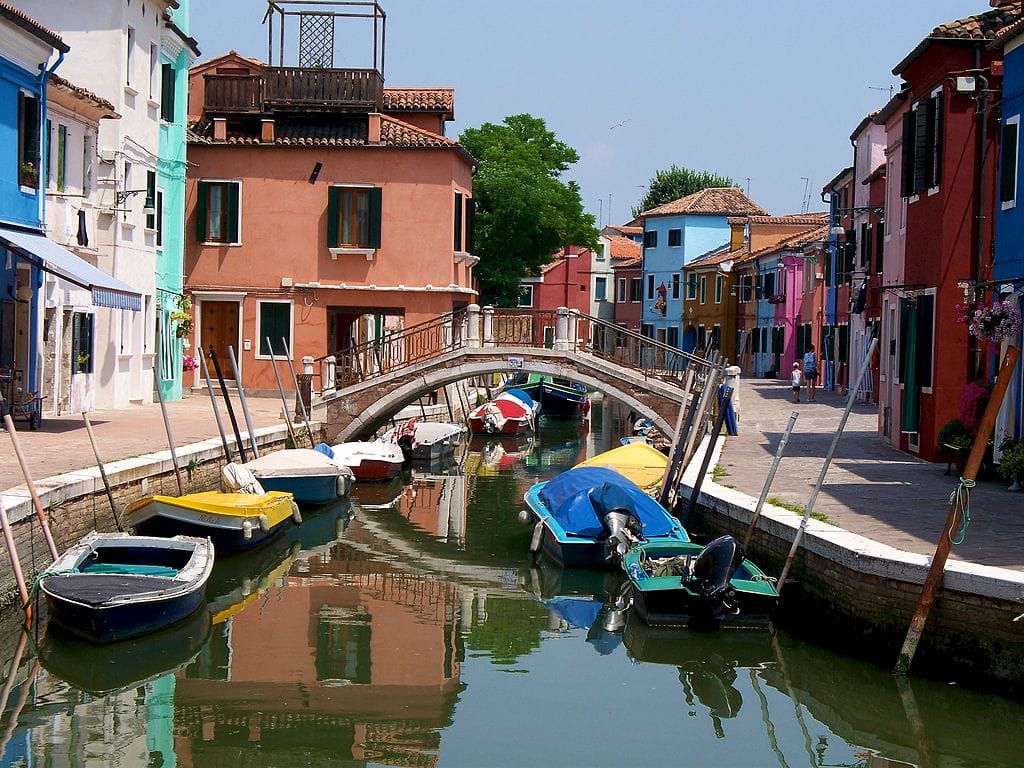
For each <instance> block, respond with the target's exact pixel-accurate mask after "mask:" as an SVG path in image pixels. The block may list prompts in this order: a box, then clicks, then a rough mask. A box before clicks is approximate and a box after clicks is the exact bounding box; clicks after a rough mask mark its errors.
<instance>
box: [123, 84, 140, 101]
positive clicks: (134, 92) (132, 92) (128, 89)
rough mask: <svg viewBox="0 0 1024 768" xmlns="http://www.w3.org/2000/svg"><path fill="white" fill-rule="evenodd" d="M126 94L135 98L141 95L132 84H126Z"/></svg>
mask: <svg viewBox="0 0 1024 768" xmlns="http://www.w3.org/2000/svg"><path fill="white" fill-rule="evenodd" d="M124 94H125V96H131V97H132V98H134V97H135V96H138V95H139V92H138V91H137V90H135V89H134V88H132V87H131V86H130V85H126V86H125V87H124Z"/></svg>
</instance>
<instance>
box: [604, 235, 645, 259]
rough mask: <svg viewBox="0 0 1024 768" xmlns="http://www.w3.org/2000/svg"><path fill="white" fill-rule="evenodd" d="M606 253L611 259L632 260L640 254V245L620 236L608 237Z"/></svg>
mask: <svg viewBox="0 0 1024 768" xmlns="http://www.w3.org/2000/svg"><path fill="white" fill-rule="evenodd" d="M608 244H609V248H608V251H609V253H610V254H611V257H612V258H613V259H632V258H636V257H638V256H640V255H641V254H642V250H641V245H640V243H638V242H637V241H636V240H633V239H632V238H629V237H622V236H620V235H611V236H610V237H608Z"/></svg>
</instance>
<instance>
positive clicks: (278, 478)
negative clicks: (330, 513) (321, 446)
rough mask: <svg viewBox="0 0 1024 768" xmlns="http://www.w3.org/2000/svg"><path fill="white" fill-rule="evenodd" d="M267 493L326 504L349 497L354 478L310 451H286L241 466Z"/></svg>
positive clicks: (291, 449) (304, 449)
mask: <svg viewBox="0 0 1024 768" xmlns="http://www.w3.org/2000/svg"><path fill="white" fill-rule="evenodd" d="M242 466H243V467H245V468H247V469H248V470H249V471H250V472H252V474H253V476H255V478H256V479H257V480H258V481H259V483H260V485H261V486H263V488H264V490H267V491H283V492H285V493H290V494H291V495H292V496H293V497H294V499H295V500H296V501H298V502H302V503H305V504H328V503H330V502H332V501H336V500H337V499H340V498H343V497H345V496H347V495H348V492H349V491H350V490H351V488H352V482H353V480H354V476H353V474H352V470H350V469H349V468H348V467H345V466H341V465H338V464H336V463H334V462H333V461H331V460H330V459H329V458H328V457H327V456H325V455H324V454H323V453H321V452H320V451H315V450H313V449H312V448H285V449H284V450H281V451H275V452H274V453H268V454H264V455H263V456H260V457H259V458H258V459H253V460H252V461H248V462H246V463H245V464H243V465H242Z"/></svg>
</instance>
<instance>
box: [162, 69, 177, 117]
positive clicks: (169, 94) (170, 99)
mask: <svg viewBox="0 0 1024 768" xmlns="http://www.w3.org/2000/svg"><path fill="white" fill-rule="evenodd" d="M174 79H175V78H174V67H173V66H172V65H171V64H163V65H161V67H160V117H161V118H162V119H163V120H165V121H166V122H168V123H173V122H174Z"/></svg>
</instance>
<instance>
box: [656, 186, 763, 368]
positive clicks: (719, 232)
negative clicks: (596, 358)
mask: <svg viewBox="0 0 1024 768" xmlns="http://www.w3.org/2000/svg"><path fill="white" fill-rule="evenodd" d="M766 213H767V212H766V211H765V210H764V209H763V208H761V206H759V205H757V203H755V202H753V201H752V200H751V199H750V198H748V197H747V196H746V195H744V194H743V192H742V191H740V190H739V189H736V188H734V187H712V188H708V189H702V190H700V191H699V192H694V193H693V194H691V195H686V196H685V197H681V198H679V199H678V200H673V201H672V202H670V203H665V204H664V205H659V206H658V207H657V208H652V209H650V210H649V211H644V212H643V213H641V214H640V217H639V218H640V219H641V220H642V221H643V226H644V240H643V267H644V273H643V301H642V306H643V311H642V315H641V326H640V328H641V332H642V333H643V334H644V335H645V336H649V337H651V338H653V339H656V340H657V341H660V342H663V343H665V344H668V345H669V346H672V347H676V348H679V349H683V350H684V351H687V352H689V351H693V347H694V344H695V340H692V339H691V340H689V341H688V342H684V339H683V338H682V334H681V328H682V324H683V302H684V293H685V291H684V285H683V266H684V265H686V264H689V263H690V262H692V261H694V260H695V259H697V258H699V257H700V256H702V255H704V254H707V253H708V252H710V251H712V250H715V249H717V248H720V247H722V246H727V245H728V244H729V240H730V234H731V230H730V228H729V217H730V216H748V215H754V216H763V215H766Z"/></svg>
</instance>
